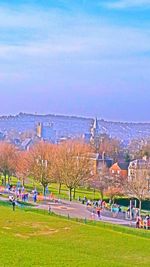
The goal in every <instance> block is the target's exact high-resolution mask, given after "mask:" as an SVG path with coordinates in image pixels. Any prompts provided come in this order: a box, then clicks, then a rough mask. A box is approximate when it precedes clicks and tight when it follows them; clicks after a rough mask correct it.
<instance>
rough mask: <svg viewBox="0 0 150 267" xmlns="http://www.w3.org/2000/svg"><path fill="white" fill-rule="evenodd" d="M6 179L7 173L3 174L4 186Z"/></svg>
mask: <svg viewBox="0 0 150 267" xmlns="http://www.w3.org/2000/svg"><path fill="white" fill-rule="evenodd" d="M6 179H7V174H6V173H5V174H4V185H5V186H6Z"/></svg>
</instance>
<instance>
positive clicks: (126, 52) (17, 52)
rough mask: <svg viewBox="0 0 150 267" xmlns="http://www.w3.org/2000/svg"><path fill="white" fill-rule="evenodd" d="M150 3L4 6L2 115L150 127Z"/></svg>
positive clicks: (60, 1)
mask: <svg viewBox="0 0 150 267" xmlns="http://www.w3.org/2000/svg"><path fill="white" fill-rule="evenodd" d="M149 104H150V0H108V1H107V0H39V1H38V0H26V1H25V0H24V1H23V0H11V1H10V0H0V114H1V115H3V114H17V113H19V112H28V113H31V112H32V113H35V112H37V113H40V114H50V113H53V114H67V115H78V116H80V115H81V116H86V117H95V116H97V117H98V118H104V119H107V120H117V121H150V117H149V109H150V108H149Z"/></svg>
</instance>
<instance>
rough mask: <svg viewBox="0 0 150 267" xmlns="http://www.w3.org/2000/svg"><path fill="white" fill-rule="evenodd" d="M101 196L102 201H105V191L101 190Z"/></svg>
mask: <svg viewBox="0 0 150 267" xmlns="http://www.w3.org/2000/svg"><path fill="white" fill-rule="evenodd" d="M100 195H101V200H103V198H104V192H103V190H100Z"/></svg>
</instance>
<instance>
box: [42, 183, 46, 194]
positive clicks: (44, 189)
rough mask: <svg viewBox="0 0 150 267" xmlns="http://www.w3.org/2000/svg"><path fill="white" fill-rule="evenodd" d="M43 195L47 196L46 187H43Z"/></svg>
mask: <svg viewBox="0 0 150 267" xmlns="http://www.w3.org/2000/svg"><path fill="white" fill-rule="evenodd" d="M43 195H44V196H46V186H45V185H43Z"/></svg>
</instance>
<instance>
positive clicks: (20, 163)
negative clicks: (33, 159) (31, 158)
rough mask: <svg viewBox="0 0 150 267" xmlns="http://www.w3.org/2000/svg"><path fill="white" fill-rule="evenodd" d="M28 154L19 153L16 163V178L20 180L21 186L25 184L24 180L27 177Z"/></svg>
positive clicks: (24, 152)
mask: <svg viewBox="0 0 150 267" xmlns="http://www.w3.org/2000/svg"><path fill="white" fill-rule="evenodd" d="M28 175H29V171H28V152H26V151H19V152H18V155H17V161H16V176H17V177H18V178H19V179H21V180H22V185H23V186H24V184H25V179H26V178H27V177H28Z"/></svg>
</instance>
